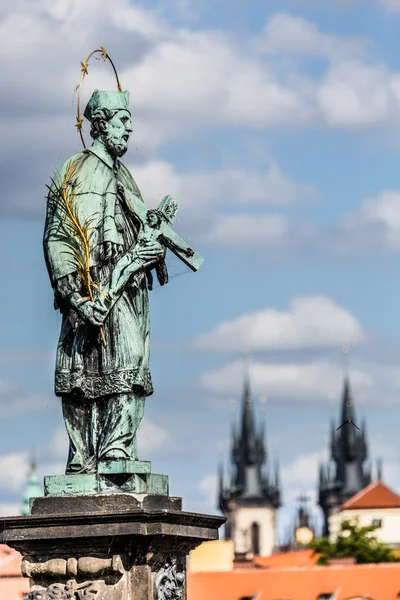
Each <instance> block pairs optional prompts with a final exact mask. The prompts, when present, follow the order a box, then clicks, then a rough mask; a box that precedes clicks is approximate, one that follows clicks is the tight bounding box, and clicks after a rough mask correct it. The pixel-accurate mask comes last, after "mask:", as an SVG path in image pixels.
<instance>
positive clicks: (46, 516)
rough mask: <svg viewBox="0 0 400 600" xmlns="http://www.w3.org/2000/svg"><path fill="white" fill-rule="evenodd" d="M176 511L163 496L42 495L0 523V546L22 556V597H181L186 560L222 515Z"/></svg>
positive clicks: (175, 502) (177, 502)
mask: <svg viewBox="0 0 400 600" xmlns="http://www.w3.org/2000/svg"><path fill="white" fill-rule="evenodd" d="M50 483H52V484H53V483H54V480H53V481H52V482H50ZM83 487H84V486H83ZM181 509H182V501H181V499H180V498H172V497H169V496H167V495H156V494H140V493H138V494H134V493H123V492H120V493H113V494H108V493H104V492H103V493H101V494H81V495H74V496H66V495H64V494H59V495H58V496H56V495H54V496H46V497H44V498H37V499H35V500H34V501H33V504H32V511H31V512H32V514H31V515H30V516H28V517H8V518H5V519H2V520H1V523H0V543H4V544H8V545H9V546H11V547H13V548H15V549H16V550H18V551H19V552H21V554H22V555H23V562H22V572H23V575H24V576H25V577H29V578H30V584H31V593H30V595H29V596H28V598H29V599H30V600H55V599H59V600H64V599H68V600H186V557H187V555H188V554H189V552H190V551H191V550H193V549H194V548H196V547H197V546H198V545H199V544H201V543H202V542H205V541H209V540H216V539H218V528H219V527H220V526H221V525H222V524H223V523H224V522H225V518H224V517H219V516H208V515H201V514H196V513H188V512H183V511H182V510H181Z"/></svg>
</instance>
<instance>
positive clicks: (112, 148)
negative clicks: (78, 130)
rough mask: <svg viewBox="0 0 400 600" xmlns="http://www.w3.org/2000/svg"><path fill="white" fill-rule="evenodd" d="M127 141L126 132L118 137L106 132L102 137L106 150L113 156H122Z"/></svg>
mask: <svg viewBox="0 0 400 600" xmlns="http://www.w3.org/2000/svg"><path fill="white" fill-rule="evenodd" d="M124 138H125V139H124ZM128 141H129V136H128V134H124V135H123V136H118V137H115V136H113V135H112V134H107V135H105V136H104V138H103V142H104V145H105V147H106V150H107V152H108V153H109V154H110V155H111V156H113V157H114V158H121V156H124V154H125V153H126V151H127V150H128Z"/></svg>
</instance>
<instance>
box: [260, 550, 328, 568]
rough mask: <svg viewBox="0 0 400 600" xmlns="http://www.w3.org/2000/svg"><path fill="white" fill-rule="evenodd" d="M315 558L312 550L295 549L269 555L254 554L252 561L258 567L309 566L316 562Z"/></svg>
mask: <svg viewBox="0 0 400 600" xmlns="http://www.w3.org/2000/svg"><path fill="white" fill-rule="evenodd" d="M317 558H318V557H317V556H315V555H314V554H313V550H295V551H293V552H281V553H279V554H271V556H256V557H255V558H254V559H253V563H254V565H257V566H260V567H311V566H313V565H315V564H316V562H317Z"/></svg>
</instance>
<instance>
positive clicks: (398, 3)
mask: <svg viewBox="0 0 400 600" xmlns="http://www.w3.org/2000/svg"><path fill="white" fill-rule="evenodd" d="M379 2H380V3H381V4H382V5H383V6H384V7H385V8H388V9H389V10H393V11H400V0H379Z"/></svg>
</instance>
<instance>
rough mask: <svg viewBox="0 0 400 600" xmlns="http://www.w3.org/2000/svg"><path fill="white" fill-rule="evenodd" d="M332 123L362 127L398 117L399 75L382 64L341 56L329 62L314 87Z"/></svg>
mask: <svg viewBox="0 0 400 600" xmlns="http://www.w3.org/2000/svg"><path fill="white" fill-rule="evenodd" d="M317 99H318V105H319V108H320V111H321V115H322V118H323V120H324V121H325V122H326V124H327V125H329V126H331V127H334V128H336V127H338V128H342V129H353V128H365V127H370V126H374V125H379V124H384V123H386V122H388V121H390V120H396V121H398V119H399V108H400V76H399V75H398V74H396V73H392V72H391V71H390V70H389V68H388V67H387V66H385V65H382V64H372V65H370V64H363V63H361V62H357V61H350V60H344V61H342V62H339V63H338V64H336V65H334V66H332V68H331V69H330V70H329V71H328V72H327V74H326V75H325V77H324V78H323V81H322V82H321V84H320V86H319V88H318V91H317Z"/></svg>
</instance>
